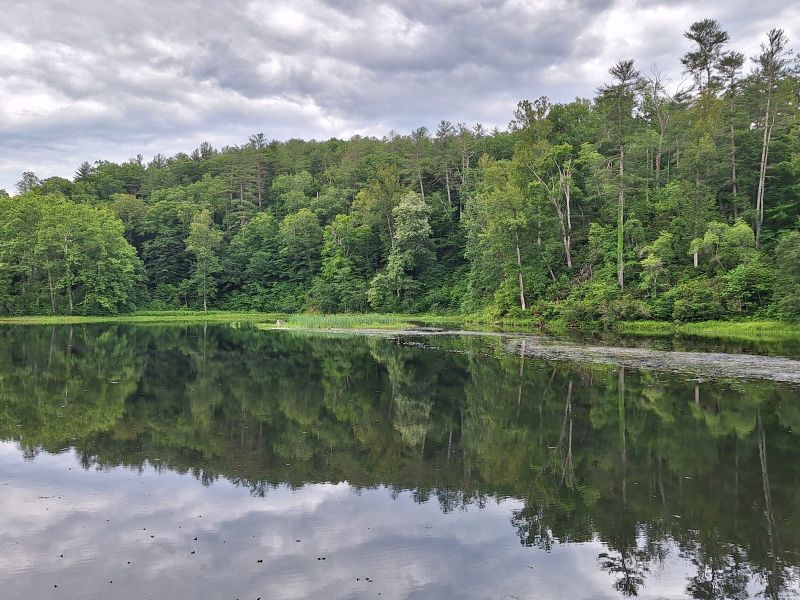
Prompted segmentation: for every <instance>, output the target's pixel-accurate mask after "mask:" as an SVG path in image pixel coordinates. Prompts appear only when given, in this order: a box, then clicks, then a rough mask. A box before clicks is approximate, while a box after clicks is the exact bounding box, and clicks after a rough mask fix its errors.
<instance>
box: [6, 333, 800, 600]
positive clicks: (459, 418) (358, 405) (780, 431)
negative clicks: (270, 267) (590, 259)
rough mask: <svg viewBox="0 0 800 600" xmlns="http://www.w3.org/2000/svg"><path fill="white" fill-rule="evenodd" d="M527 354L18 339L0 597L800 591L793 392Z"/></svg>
mask: <svg viewBox="0 0 800 600" xmlns="http://www.w3.org/2000/svg"><path fill="white" fill-rule="evenodd" d="M514 348H515V346H514V344H509V342H508V340H507V339H503V338H499V337H480V336H469V337H463V336H455V335H452V336H450V335H447V336H433V337H431V338H429V339H424V340H423V341H421V339H420V337H418V336H414V337H413V338H411V337H409V338H406V337H404V336H395V337H388V338H387V337H376V336H372V337H369V336H359V335H343V336H328V335H315V334H307V333H299V332H298V333H293V332H267V331H260V330H257V329H254V328H250V327H242V328H235V327H222V326H218V327H212V326H208V327H203V326H196V327H195V326H192V327H151V326H139V327H135V326H116V325H102V326H81V327H56V328H45V327H22V328H0V548H2V551H1V552H0V597H3V598H15V599H16V598H20V599H28V598H31V599H33V598H36V599H43V598H111V597H113V598H117V599H128V598H195V599H201V600H205V599H208V600H212V599H213V600H217V599H226V598H230V599H231V600H233V599H236V598H239V599H241V600H245V599H248V600H255V599H256V598H261V599H262V600H267V599H271V598H378V597H380V598H387V599H399V598H475V599H484V598H486V599H489V598H509V599H510V598H526V599H527V598H619V597H624V596H628V597H629V596H637V595H638V596H640V597H645V598H685V597H694V598H750V597H756V596H759V595H760V596H764V597H767V598H778V597H786V596H789V597H791V596H794V595H797V594H798V591H799V585H800V584H799V583H798V582H800V460H798V459H800V443H798V442H799V441H800V437H798V433H797V432H800V390H799V389H798V388H797V387H792V386H790V385H787V384H781V383H775V382H770V381H745V380H729V381H714V380H703V379H702V378H700V379H698V378H697V377H694V376H691V375H688V374H687V375H676V374H664V373H659V372H655V371H650V370H647V369H646V368H638V369H633V368H630V367H628V368H620V367H618V366H615V365H613V364H602V363H599V364H598V363H594V362H584V363H583V364H579V363H576V362H572V361H570V360H565V359H564V358H563V357H561V358H559V360H554V361H550V360H546V359H542V358H525V357H522V356H520V355H519V354H518V353H517V354H515V353H514Z"/></svg>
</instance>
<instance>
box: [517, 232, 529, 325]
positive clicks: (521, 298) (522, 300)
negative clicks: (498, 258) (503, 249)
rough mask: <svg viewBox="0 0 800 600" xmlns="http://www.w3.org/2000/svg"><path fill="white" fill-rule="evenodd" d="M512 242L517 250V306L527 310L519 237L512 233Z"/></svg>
mask: <svg viewBox="0 0 800 600" xmlns="http://www.w3.org/2000/svg"><path fill="white" fill-rule="evenodd" d="M514 241H515V244H514V245H515V246H516V250H517V269H518V270H517V275H518V276H519V304H520V306H521V307H522V310H527V306H526V305H525V286H524V285H523V282H522V254H521V253H520V251H519V235H518V234H517V233H514Z"/></svg>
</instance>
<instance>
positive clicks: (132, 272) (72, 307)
mask: <svg viewBox="0 0 800 600" xmlns="http://www.w3.org/2000/svg"><path fill="white" fill-rule="evenodd" d="M123 231H124V226H123V224H122V222H121V221H120V220H119V219H118V218H116V217H115V216H114V215H112V214H111V212H110V211H108V210H107V209H105V208H93V207H91V206H86V205H79V204H74V203H72V202H70V201H67V200H65V199H64V198H63V197H59V196H49V195H39V194H38V193H35V192H34V193H31V194H27V195H22V196H18V197H16V198H14V199H10V198H8V199H2V198H0V300H2V301H3V302H4V312H7V313H9V312H10V313H15V312H28V313H31V312H33V313H35V312H43V311H46V312H50V313H53V314H63V313H68V314H76V313H77V314H104V313H115V312H119V311H121V310H129V309H131V308H132V307H133V305H134V296H135V293H136V287H137V285H138V282H139V280H140V277H141V264H140V262H139V260H138V258H137V257H136V250H135V249H134V248H133V247H132V246H131V245H130V244H129V243H128V242H127V241H126V240H125V238H124V237H123Z"/></svg>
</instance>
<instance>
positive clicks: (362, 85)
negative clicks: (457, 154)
mask: <svg viewBox="0 0 800 600" xmlns="http://www.w3.org/2000/svg"><path fill="white" fill-rule="evenodd" d="M3 5H4V6H3V17H4V18H3V20H2V22H0V56H1V57H2V58H0V139H2V143H0V187H6V188H12V187H13V185H14V183H15V182H16V181H17V180H18V179H19V175H20V173H21V172H22V171H23V170H34V171H36V172H37V173H38V174H39V175H41V176H47V175H52V174H58V175H63V176H70V175H71V173H72V172H73V170H74V168H75V166H76V165H77V164H79V163H80V162H81V161H83V160H94V159H97V158H107V159H112V160H125V159H126V158H128V157H130V156H133V155H135V154H137V153H142V154H144V155H145V156H150V155H152V154H154V153H156V152H167V153H172V152H176V151H179V150H186V151H188V150H191V149H192V148H194V147H196V146H197V145H198V144H199V143H200V142H201V141H203V140H208V141H210V142H211V143H212V144H214V145H217V146H220V145H226V144H235V143H241V142H242V141H244V140H245V139H246V137H247V135H248V134H249V133H253V132H256V131H263V132H264V133H266V134H267V136H268V137H271V138H277V139H283V138H288V137H306V138H311V137H313V138H317V139H320V138H327V137H330V136H338V137H347V136H350V135H352V134H354V133H362V134H375V135H383V134H385V133H386V132H388V131H389V130H390V129H394V130H398V131H408V130H410V129H411V128H414V127H417V126H419V125H427V126H429V127H430V126H433V125H434V124H435V123H436V122H437V121H438V120H439V119H442V118H446V119H450V120H454V121H469V122H477V121H480V122H483V123H484V124H486V125H489V126H491V125H498V126H501V127H503V126H504V125H505V124H506V123H507V122H508V120H509V117H510V114H511V112H512V110H513V108H514V106H515V104H516V102H517V101H518V100H519V99H521V98H530V97H536V96H539V95H548V96H550V97H551V98H552V99H554V100H570V99H572V98H573V97H575V96H589V95H591V94H592V93H593V91H594V90H595V88H596V87H597V86H598V85H600V84H601V83H602V82H603V81H604V80H605V77H606V69H607V68H608V66H609V65H610V64H611V63H613V62H614V61H615V60H616V59H618V58H621V57H632V58H635V59H637V61H638V63H639V64H640V66H642V67H643V68H646V67H647V66H649V65H650V64H652V63H658V64H659V66H660V67H661V68H662V69H664V70H665V71H666V72H667V73H669V74H670V75H671V76H672V77H673V79H675V80H678V79H680V63H679V58H680V56H681V54H682V53H683V52H684V51H685V50H686V48H687V47H688V42H687V41H686V40H684V39H683V38H682V32H683V31H684V30H685V29H686V27H687V26H688V25H689V24H690V23H691V22H692V21H694V20H697V19H699V18H703V17H707V16H711V17H714V18H717V19H718V20H720V21H721V22H722V24H723V25H724V26H725V27H726V28H727V29H728V31H730V33H731V38H732V45H733V46H735V47H736V48H739V49H741V50H743V51H745V52H746V53H748V54H753V53H755V51H756V50H757V48H758V43H759V41H760V38H761V37H762V36H763V33H764V32H765V31H766V30H767V29H769V28H770V27H773V26H781V27H784V28H785V29H786V30H787V32H788V34H789V36H790V38H794V37H795V36H796V35H800V6H798V5H797V4H795V3H788V2H785V0H764V1H762V2H759V3H757V4H754V3H752V2H750V1H749V0H729V1H726V2H722V1H721V0H701V1H699V2H696V1H691V0H684V1H682V2H681V1H678V2H666V1H665V0H567V1H562V0H479V1H476V0H429V1H427V2H416V1H412V0H397V1H395V2H392V3H388V2H384V3H382V2H375V1H369V0H346V1H345V0H296V1H289V0H282V1H278V0H276V1H270V0H251V1H250V2H242V3H223V2H212V1H211V0H199V1H196V2H191V3H187V2H176V1H170V0H164V1H162V2H160V3H158V4H157V5H156V4H154V3H152V2H146V1H144V0H131V1H129V2H124V3H123V2H107V1H106V0H85V1H83V2H81V3H78V4H76V3H74V2H69V1H64V0H49V1H48V0H39V1H30V0H28V1H24V0H7V1H6V2H4V3H3Z"/></svg>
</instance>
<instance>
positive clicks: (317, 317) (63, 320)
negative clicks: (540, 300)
mask: <svg viewBox="0 0 800 600" xmlns="http://www.w3.org/2000/svg"><path fill="white" fill-rule="evenodd" d="M279 321H280V325H278V322H279ZM89 323H131V324H134V323H140V324H157V323H165V324H167V323H256V324H260V325H261V327H262V328H264V329H270V328H274V327H278V326H280V327H283V328H290V329H292V328H296V329H320V330H324V329H386V330H400V329H409V328H413V327H420V326H433V327H445V328H454V329H455V328H462V329H502V330H505V331H537V332H541V331H545V332H548V333H554V334H564V333H568V332H569V331H570V330H569V328H567V327H566V325H565V324H564V323H561V322H554V323H547V324H541V323H537V322H536V321H533V320H528V319H507V318H506V319H498V318H496V317H489V316H487V315H482V314H476V315H466V316H462V315H430V314H413V315H409V314H376V313H363V314H332V315H322V314H283V313H260V312H228V311H209V312H207V313H204V312H199V311H185V310H178V311H150V312H137V313H132V314H127V315H114V316H88V317H83V316H25V317H0V325H2V324H5V325H79V324H89ZM614 331H615V332H616V333H618V334H620V335H624V336H647V337H667V336H675V335H680V336H692V337H702V338H717V339H730V340H742V341H761V342H784V341H793V340H800V324H789V323H783V322H780V321H735V322H733V321H706V322H702V323H684V324H677V323H668V322H664V321H627V322H621V323H618V324H617V325H616V326H615V328H614Z"/></svg>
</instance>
